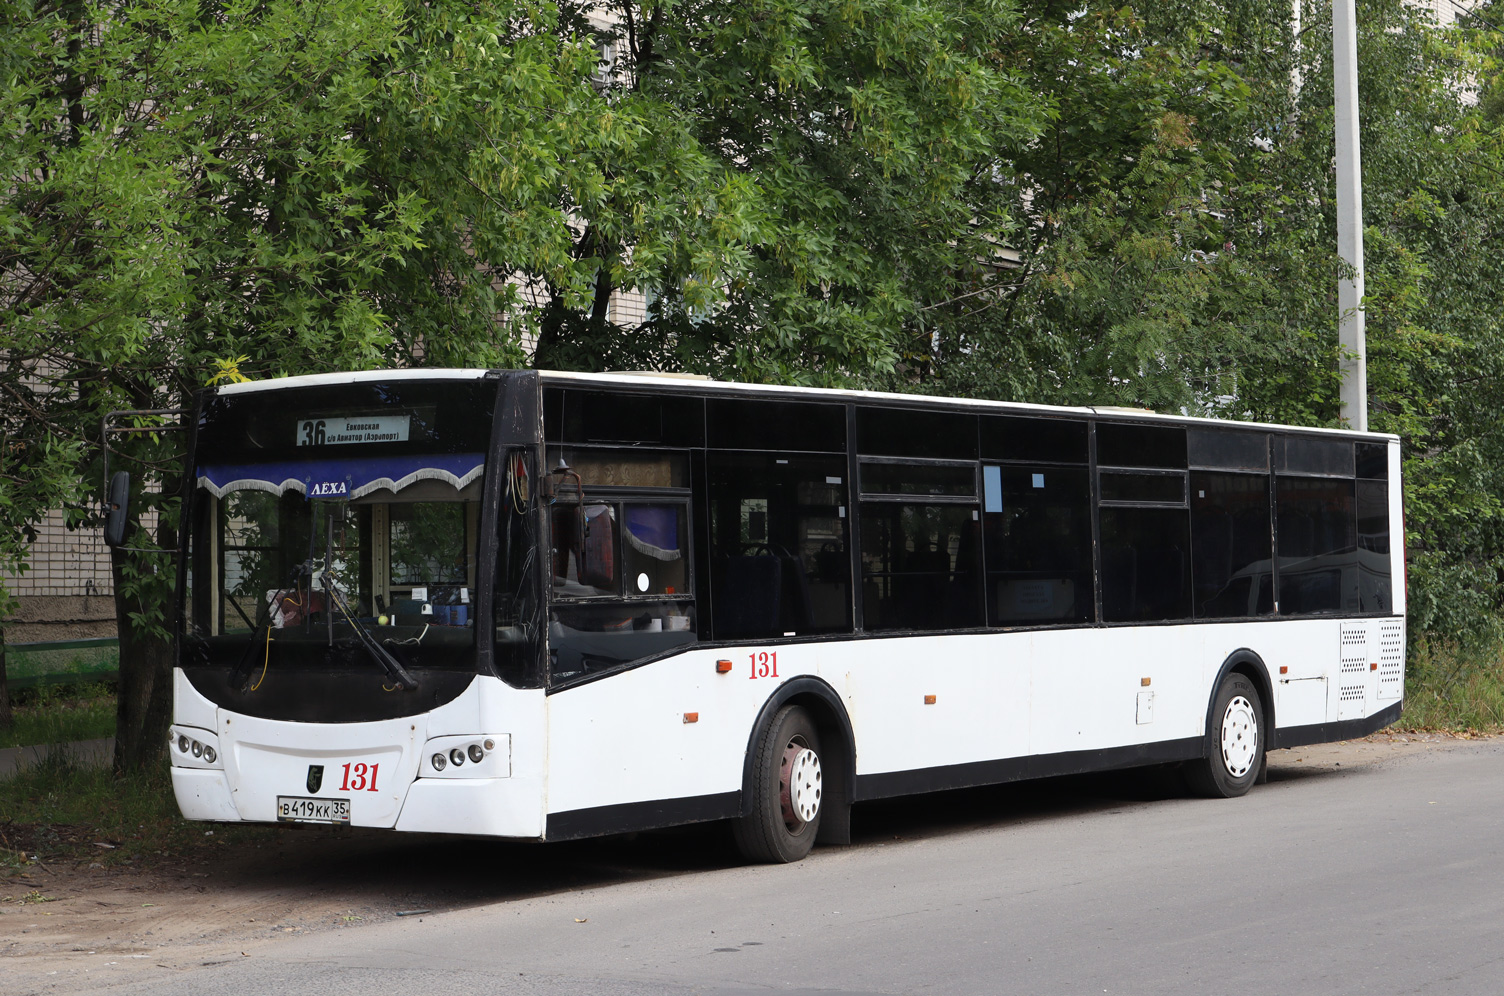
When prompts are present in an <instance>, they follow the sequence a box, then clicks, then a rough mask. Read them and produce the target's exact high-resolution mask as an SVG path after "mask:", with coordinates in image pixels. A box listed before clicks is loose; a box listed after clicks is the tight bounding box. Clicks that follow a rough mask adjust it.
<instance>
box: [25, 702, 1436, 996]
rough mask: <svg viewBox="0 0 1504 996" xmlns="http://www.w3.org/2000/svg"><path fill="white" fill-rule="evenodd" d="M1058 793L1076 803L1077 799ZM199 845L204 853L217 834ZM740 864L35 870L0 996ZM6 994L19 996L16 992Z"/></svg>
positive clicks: (682, 849) (505, 858)
mask: <svg viewBox="0 0 1504 996" xmlns="http://www.w3.org/2000/svg"><path fill="white" fill-rule="evenodd" d="M1465 739H1466V738H1459V737H1454V736H1449V735H1444V734H1437V733H1407V732H1395V731H1386V732H1384V733H1380V734H1377V735H1375V736H1371V737H1367V738H1365V739H1362V740H1352V741H1344V742H1341V743H1336V744H1320V745H1315V746H1311V747H1303V748H1297V749H1293V750H1283V751H1274V752H1272V753H1271V754H1270V778H1271V780H1273V781H1278V780H1279V779H1280V778H1281V777H1282V776H1283V777H1295V773H1296V772H1298V771H1301V770H1312V769H1329V770H1333V771H1335V770H1336V769H1338V768H1351V767H1361V766H1367V765H1374V764H1380V763H1383V762H1385V761H1389V760H1392V759H1395V758H1399V757H1403V756H1406V755H1410V754H1414V753H1416V752H1419V751H1429V750H1446V749H1449V748H1450V747H1453V746H1457V745H1459V744H1461V743H1463V742H1464V741H1465ZM1046 791H1049V790H1046ZM1059 791H1063V792H1064V793H1065V794H1068V795H1069V794H1074V795H1080V794H1081V793H1082V791H1083V790H1081V789H1080V788H1072V787H1070V786H1067V787H1066V788H1065V789H1064V790H1057V792H1059ZM1084 791H1085V794H1087V795H1090V794H1091V791H1092V790H1091V788H1090V787H1088V788H1087V789H1086V790H1084ZM1037 795H1038V793H1037V791H1036V793H1035V796H1034V797H1036V798H1037ZM1075 804H1078V803H1077V802H1070V803H1067V805H1075ZM1057 805H1059V803H1058V802H1055V803H1045V804H1044V806H1043V808H1044V810H1045V811H1048V810H1049V809H1051V808H1053V807H1054V806H1057ZM967 807H972V808H975V799H974V798H972V799H968V798H961V799H959V800H958V801H957V802H956V803H955V805H954V807H953V809H952V812H953V813H954V814H955V815H954V816H953V817H951V818H948V819H950V822H949V823H946V824H943V825H940V826H938V827H937V826H933V825H932V826H928V827H917V828H915V827H907V826H904V825H902V824H901V823H895V821H894V820H893V819H891V818H888V819H883V818H880V819H877V820H873V821H869V825H870V824H871V823H877V824H880V825H881V828H880V829H879V830H877V831H875V832H878V833H882V834H885V835H889V836H891V835H892V834H893V833H894V832H895V831H902V832H904V833H906V834H908V835H909V836H920V835H923V834H925V833H936V832H940V833H944V832H956V831H961V830H965V829H968V828H969V827H970V826H972V825H989V823H995V822H998V821H997V820H996V819H993V820H989V819H988V818H986V817H985V816H984V817H983V819H982V822H981V823H980V824H978V823H975V822H974V821H973V820H972V816H971V813H970V810H968V809H967ZM998 811H999V812H1000V811H1001V807H999V809H998ZM859 814H860V810H859ZM994 815H995V814H994ZM942 819H947V818H946V817H942ZM206 826H207V825H206ZM916 830H917V832H915V831H916ZM204 834H205V836H206V838H212V837H213V835H214V830H213V828H212V827H207V828H206V829H205V831H204ZM859 837H860V832H859ZM666 840H668V841H672V843H671V844H666V843H665V841H666ZM205 843H206V844H209V843H211V841H209V840H206V842H205ZM858 843H862V840H860V839H859V840H858ZM95 846H99V847H100V848H101V851H100V853H101V855H103V854H104V852H105V851H107V850H108V847H107V846H105V844H104V842H100V843H99V844H98V845H95ZM735 862H736V859H735V858H734V856H732V854H731V853H730V849H729V847H728V846H726V841H725V840H724V839H723V835H722V834H721V833H720V832H719V831H718V830H717V829H716V828H693V829H690V830H685V831H679V832H677V836H676V835H675V834H674V833H670V834H666V835H647V834H645V835H642V836H641V838H640V839H638V838H633V837H622V838H610V839H607V840H604V841H583V842H578V843H568V844H552V845H547V846H538V845H527V844H510V843H496V842H494V841H477V840H469V839H464V838H450V837H439V836H426V835H425V836H410V835H401V836H398V835H394V834H391V833H389V832H386V831H365V830H359V829H356V830H350V829H337V828H332V827H311V826H295V827H288V828H285V832H281V833H274V834H269V835H268V837H267V838H266V842H265V843H262V844H259V845H257V844H246V845H237V846H235V847H229V846H226V847H224V848H223V849H220V848H216V847H206V848H204V849H203V851H202V852H201V853H200V855H199V856H198V857H196V858H195V859H193V862H192V863H190V864H187V865H184V864H183V863H181V862H172V863H169V862H165V861H164V862H163V863H162V864H161V865H158V866H155V867H142V866H135V865H132V866H119V865H108V866H107V865H106V864H105V863H104V862H102V861H94V860H90V858H89V856H86V857H85V858H84V859H83V860H78V861H75V862H74V863H72V864H68V865H50V864H43V865H36V864H33V865H32V866H30V867H29V868H28V869H26V870H25V871H23V872H16V873H12V874H11V875H9V876H8V877H0V959H3V960H0V976H4V977H5V979H6V980H7V981H6V982H4V983H3V984H0V990H4V991H5V992H22V993H33V992H36V993H45V992H67V991H70V990H72V989H74V988H98V987H102V986H105V985H109V984H110V983H111V981H119V982H124V981H132V982H144V981H148V980H149V979H151V978H153V977H160V976H161V975H162V974H164V973H172V972H176V971H181V970H184V969H189V968H197V967H199V966H202V965H210V964H216V963H221V962H227V961H233V960H237V959H242V958H254V957H256V956H257V954H258V952H262V951H264V950H266V949H267V946H268V945H275V944H277V943H278V941H279V940H281V939H284V938H286V937H290V936H294V935H297V934H301V933H305V932H309V931H327V930H345V929H350V928H353V927H358V926H361V925H364V924H369V923H374V922H379V921H383V920H388V919H392V918H395V917H398V916H423V915H428V914H437V913H441V912H443V911H444V910H451V909H456V908H460V907H464V906H471V905H478V904H482V903H491V902H501V901H506V900H508V899H515V898H521V897H523V896H530V895H540V894H547V893H554V892H567V891H569V890H574V889H580V888H585V887H590V886H595V885H604V884H609V883H610V882H613V881H622V880H627V879H637V878H650V877H655V876H659V875H673V874H681V873H684V872H687V871H693V870H696V869H700V868H712V867H724V866H726V865H730V864H734V863H735ZM86 977H87V982H86V981H85V978H86ZM16 985H19V989H15V988H12V987H13V986H16Z"/></svg>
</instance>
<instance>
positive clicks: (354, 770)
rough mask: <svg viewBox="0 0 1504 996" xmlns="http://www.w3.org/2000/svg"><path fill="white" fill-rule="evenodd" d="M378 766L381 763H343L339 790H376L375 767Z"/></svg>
mask: <svg viewBox="0 0 1504 996" xmlns="http://www.w3.org/2000/svg"><path fill="white" fill-rule="evenodd" d="M379 767H381V765H379V764H366V763H365V762H364V761H362V762H361V763H359V764H347V765H345V777H344V779H343V780H342V781H341V782H340V783H339V790H340V791H341V792H359V791H361V790H362V789H364V790H365V791H367V792H374V791H376V769H377V768H379ZM352 776H353V777H352Z"/></svg>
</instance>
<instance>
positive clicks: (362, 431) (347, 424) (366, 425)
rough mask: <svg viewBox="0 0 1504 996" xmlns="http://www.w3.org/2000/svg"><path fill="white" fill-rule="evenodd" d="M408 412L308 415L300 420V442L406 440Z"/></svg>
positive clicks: (330, 442)
mask: <svg viewBox="0 0 1504 996" xmlns="http://www.w3.org/2000/svg"><path fill="white" fill-rule="evenodd" d="M409 420H410V417H409V416H407V415H355V416H350V417H335V418H319V419H305V420H303V421H301V422H299V423H298V439H297V444H298V445H299V446H335V445H347V444H350V443H405V442H407V429H408V422H409Z"/></svg>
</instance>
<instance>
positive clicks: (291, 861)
mask: <svg viewBox="0 0 1504 996" xmlns="http://www.w3.org/2000/svg"><path fill="white" fill-rule="evenodd" d="M1184 796H1185V790H1184V787H1183V782H1182V781H1181V779H1180V777H1179V774H1178V772H1175V771H1173V770H1166V769H1146V770H1135V771H1120V772H1106V773H1099V774H1091V775H1075V776H1069V777H1059V778H1048V779H1040V780H1036V781H1028V782H1019V783H1014V784H1009V785H1002V786H988V787H981V788H972V789H958V790H952V791H946V792H935V793H930V794H927V795H921V796H910V797H905V798H902V799H892V800H883V801H879V802H868V803H862V804H859V805H858V806H857V807H856V808H855V810H854V811H853V814H852V829H853V835H852V837H853V839H852V844H853V846H854V847H856V848H862V847H870V846H877V845H880V844H885V843H888V842H891V841H893V840H895V839H899V840H919V839H925V838H934V837H943V836H949V835H953V834H961V833H968V832H974V831H977V830H983V829H992V828H997V827H1005V826H1017V825H1022V824H1027V823H1031V822H1035V821H1039V820H1049V819H1056V818H1059V817H1061V816H1073V815H1089V814H1091V813H1094V812H1101V811H1104V810H1111V809H1113V808H1116V807H1121V806H1122V805H1124V804H1125V803H1127V804H1134V803H1153V802H1158V801H1163V800H1171V799H1177V798H1183V797H1184ZM267 851H270V852H271V853H270V854H268V853H266V852H267ZM819 856H820V854H819V852H818V851H817V852H816V855H815V859H816V860H818V858H819ZM743 865H745V861H743V859H742V858H741V857H740V856H739V855H738V854H737V852H736V849H735V846H734V844H733V842H732V839H731V833H730V828H729V827H728V826H727V825H726V824H699V825H694V826H688V827H678V828H673V829H668V830H656V831H649V832H643V833H636V834H623V835H618V836H613V837H603V838H597V839H590V840H580V841H566V842H563V843H551V844H523V843H513V842H508V841H496V840H490V839H481V838H469V837H453V836H444V835H437V834H416V835H406V834H403V835H397V834H393V833H392V832H390V831H381V830H364V829H353V830H352V829H338V830H336V829H333V828H325V827H287V828H283V829H282V830H281V831H280V832H279V833H278V834H277V835H276V836H275V837H274V838H272V839H270V840H267V841H265V842H264V843H263V844H262V845H261V847H260V848H258V849H257V850H256V852H255V853H254V856H252V855H246V860H245V861H244V862H237V863H235V864H233V865H231V866H229V867H223V868H222V869H221V870H220V872H219V873H218V874H217V875H216V879H218V881H217V882H216V886H217V887H218V888H220V889H223V888H226V887H229V888H231V889H244V890H246V891H247V892H260V893H262V894H268V893H270V894H279V893H283V894H287V895H289V896H291V895H292V894H294V893H298V892H301V893H304V894H306V893H308V892H309V890H313V891H316V892H319V893H320V894H322V895H324V896H325V897H330V896H338V897H339V898H340V899H341V900H342V901H344V902H346V903H348V904H349V905H352V906H355V905H360V906H364V907H365V908H367V909H368V910H370V912H372V913H377V914H379V913H380V912H382V911H385V912H388V913H391V914H396V913H398V912H405V911H409V910H432V911H434V912H440V911H442V910H452V909H459V908H465V907H470V906H479V905H486V904H491V903H502V902H510V901H515V900H520V899H527V898H533V897H538V896H546V895H552V894H558V893H566V892H575V891H580V890H584V889H591V888H600V887H603V886H609V885H615V884H621V883H627V882H638V881H647V880H651V879H656V878H664V877H673V876H678V875H684V874H694V873H701V872H707V871H715V870H722V869H731V868H737V867H741V866H743Z"/></svg>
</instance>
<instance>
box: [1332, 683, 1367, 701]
mask: <svg viewBox="0 0 1504 996" xmlns="http://www.w3.org/2000/svg"><path fill="white" fill-rule="evenodd" d="M1337 698H1338V699H1339V700H1340V701H1342V702H1362V701H1363V686H1362V685H1343V686H1342V694H1341V695H1339V696H1337Z"/></svg>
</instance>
